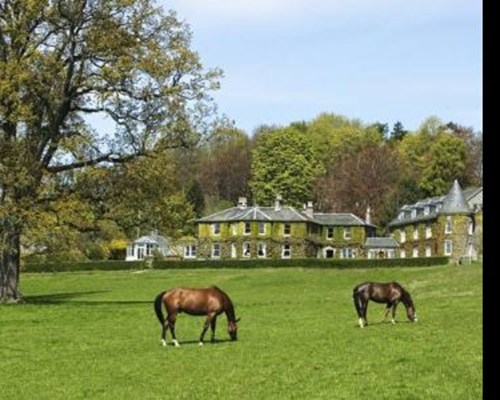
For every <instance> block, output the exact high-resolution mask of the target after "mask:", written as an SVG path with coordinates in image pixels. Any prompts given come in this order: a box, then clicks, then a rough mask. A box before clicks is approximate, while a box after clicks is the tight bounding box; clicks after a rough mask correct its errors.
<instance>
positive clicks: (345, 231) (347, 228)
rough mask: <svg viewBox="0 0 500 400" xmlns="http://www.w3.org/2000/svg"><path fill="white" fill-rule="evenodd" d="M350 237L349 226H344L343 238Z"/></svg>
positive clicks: (347, 238)
mask: <svg viewBox="0 0 500 400" xmlns="http://www.w3.org/2000/svg"><path fill="white" fill-rule="evenodd" d="M351 237H352V230H351V227H350V226H346V227H345V228H344V239H346V240H349V239H351Z"/></svg>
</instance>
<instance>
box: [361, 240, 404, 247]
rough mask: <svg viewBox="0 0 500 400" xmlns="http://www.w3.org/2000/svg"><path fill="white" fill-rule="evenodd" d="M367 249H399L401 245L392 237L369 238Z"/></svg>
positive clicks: (366, 244)
mask: <svg viewBox="0 0 500 400" xmlns="http://www.w3.org/2000/svg"><path fill="white" fill-rule="evenodd" d="M365 247H366V248H368V249H397V248H399V244H398V242H397V241H396V240H395V239H394V238H392V237H369V238H367V239H366V243H365Z"/></svg>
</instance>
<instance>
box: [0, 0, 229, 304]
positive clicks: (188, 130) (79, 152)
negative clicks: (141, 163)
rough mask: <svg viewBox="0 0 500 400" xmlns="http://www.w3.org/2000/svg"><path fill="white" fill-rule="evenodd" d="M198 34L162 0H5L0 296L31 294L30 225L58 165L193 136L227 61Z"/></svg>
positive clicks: (124, 154) (0, 19)
mask: <svg viewBox="0 0 500 400" xmlns="http://www.w3.org/2000/svg"><path fill="white" fill-rule="evenodd" d="M190 40H191V33H190V31H189V29H188V26H187V25H186V24H185V23H182V22H180V21H179V20H178V19H177V18H176V15H175V13H173V12H169V13H167V14H165V13H164V12H163V11H162V10H161V9H158V8H155V7H154V6H153V4H152V0H0V302H16V301H19V300H21V299H22V295H21V293H20V290H19V263H20V248H21V243H20V238H21V234H22V232H23V230H24V228H25V227H26V224H27V223H28V222H29V220H30V218H31V216H32V214H33V213H35V212H36V210H37V209H40V208H43V207H45V206H46V205H47V204H49V203H50V202H51V201H52V200H54V199H56V198H57V197H58V192H57V190H53V187H55V186H52V185H48V184H47V182H51V181H53V180H54V176H56V175H57V174H61V173H64V172H66V171H70V170H74V169H78V168H83V167H92V166H98V165H100V164H102V163H108V164H110V163H122V162H126V161H127V160H130V159H132V158H134V157H136V156H137V155H141V154H145V153H147V152H148V151H149V150H150V149H151V148H153V147H155V146H156V147H161V148H168V147H172V146H188V145H189V144H191V143H192V140H193V136H192V132H193V129H194V127H193V125H194V124H195V123H198V122H200V121H203V119H202V117H203V114H205V113H206V111H207V106H206V105H207V104H210V98H209V96H208V93H209V91H210V90H211V89H215V88H217V87H218V82H217V79H218V78H219V76H220V71H219V70H211V71H206V70H204V69H203V67H202V65H201V63H200V60H199V57H198V55H197V53H195V52H193V51H192V50H191V49H190ZM88 115H100V116H101V117H104V116H106V117H108V118H109V119H110V120H111V121H113V122H114V126H115V128H116V129H112V130H113V131H112V132H107V131H99V132H96V131H95V130H94V129H93V128H92V125H91V124H90V123H89V118H87V117H86V116H88ZM194 139H195V138H194Z"/></svg>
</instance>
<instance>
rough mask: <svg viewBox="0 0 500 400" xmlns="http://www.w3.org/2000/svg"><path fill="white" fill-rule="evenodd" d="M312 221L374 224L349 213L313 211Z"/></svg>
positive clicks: (355, 224) (320, 222)
mask: <svg viewBox="0 0 500 400" xmlns="http://www.w3.org/2000/svg"><path fill="white" fill-rule="evenodd" d="M314 222H316V223H317V224H320V225H340V226H366V225H368V226H374V225H372V224H368V223H367V222H366V221H365V220H363V219H361V218H359V217H357V216H356V215H354V214H351V213H330V214H328V213H314Z"/></svg>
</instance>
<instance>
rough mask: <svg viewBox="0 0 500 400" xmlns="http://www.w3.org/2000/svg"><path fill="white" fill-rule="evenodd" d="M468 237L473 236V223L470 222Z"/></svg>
mask: <svg viewBox="0 0 500 400" xmlns="http://www.w3.org/2000/svg"><path fill="white" fill-rule="evenodd" d="M468 232H469V235H473V234H474V222H472V221H470V222H469V229H468Z"/></svg>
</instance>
